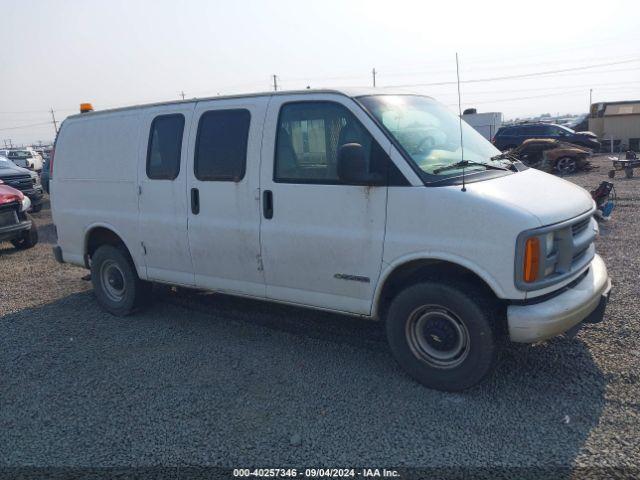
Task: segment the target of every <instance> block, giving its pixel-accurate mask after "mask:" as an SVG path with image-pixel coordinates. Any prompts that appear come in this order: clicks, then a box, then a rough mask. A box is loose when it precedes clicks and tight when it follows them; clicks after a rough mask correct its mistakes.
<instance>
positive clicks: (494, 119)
mask: <svg viewBox="0 0 640 480" xmlns="http://www.w3.org/2000/svg"><path fill="white" fill-rule="evenodd" d="M462 119H463V120H464V121H465V122H467V123H468V124H469V125H471V126H472V127H473V128H474V129H475V130H476V131H477V132H478V133H480V135H482V136H483V137H484V138H486V139H487V140H489V141H491V139H492V138H493V136H494V135H495V134H496V132H497V131H498V129H499V128H500V127H501V126H502V113H501V112H486V113H464V114H462Z"/></svg>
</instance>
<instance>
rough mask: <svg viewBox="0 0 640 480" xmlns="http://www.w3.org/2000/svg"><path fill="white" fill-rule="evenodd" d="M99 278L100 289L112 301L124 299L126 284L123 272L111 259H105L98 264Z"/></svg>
mask: <svg viewBox="0 0 640 480" xmlns="http://www.w3.org/2000/svg"><path fill="white" fill-rule="evenodd" d="M100 280H101V283H102V290H103V291H104V293H105V294H106V295H107V297H108V298H109V299H110V300H112V301H114V302H121V301H122V300H123V299H124V296H125V293H126V290H127V285H126V282H125V276H124V272H123V271H122V269H121V268H120V266H119V265H118V264H117V263H116V262H115V261H113V260H106V261H104V262H102V265H101V266H100Z"/></svg>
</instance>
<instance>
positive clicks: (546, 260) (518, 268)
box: [515, 215, 596, 291]
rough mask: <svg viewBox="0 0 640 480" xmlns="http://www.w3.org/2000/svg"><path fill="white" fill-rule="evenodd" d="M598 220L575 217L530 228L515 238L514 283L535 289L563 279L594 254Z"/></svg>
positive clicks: (586, 262) (521, 288) (587, 217)
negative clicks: (594, 226) (594, 225)
mask: <svg viewBox="0 0 640 480" xmlns="http://www.w3.org/2000/svg"><path fill="white" fill-rule="evenodd" d="M594 223H595V221H594V220H593V218H592V217H591V216H590V215H589V216H581V217H576V218H573V219H570V220H567V221H564V222H560V223H556V224H553V225H549V226H545V227H540V228H534V229H532V230H527V231H525V232H522V233H521V234H520V235H518V238H517V240H516V256H515V257H516V258H515V260H516V264H515V283H516V287H517V288H518V289H520V290H525V291H529V290H536V289H540V288H544V287H547V286H550V285H553V284H555V283H558V282H560V281H562V280H563V279H565V278H568V277H570V276H571V275H573V273H574V272H576V271H578V270H580V269H582V268H583V267H585V266H586V265H587V264H588V263H589V262H590V261H591V259H592V258H593V255H594V254H595V249H594V247H593V240H594V238H595V234H596V233H595V230H594V228H593V227H592V224H594Z"/></svg>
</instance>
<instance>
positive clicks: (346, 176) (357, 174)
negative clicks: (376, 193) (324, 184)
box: [338, 143, 384, 185]
mask: <svg viewBox="0 0 640 480" xmlns="http://www.w3.org/2000/svg"><path fill="white" fill-rule="evenodd" d="M338 178H339V179H340V181H342V182H343V183H346V184H349V185H383V184H384V178H383V176H382V175H380V174H377V173H369V168H368V165H367V157H366V155H365V152H364V147H363V146H362V145H360V144H359V143H345V144H344V145H341V146H340V148H339V149H338Z"/></svg>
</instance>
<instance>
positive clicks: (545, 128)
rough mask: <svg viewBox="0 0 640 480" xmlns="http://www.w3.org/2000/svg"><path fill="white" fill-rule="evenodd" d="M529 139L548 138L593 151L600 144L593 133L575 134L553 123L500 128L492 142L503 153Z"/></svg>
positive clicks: (524, 124)
mask: <svg viewBox="0 0 640 480" xmlns="http://www.w3.org/2000/svg"><path fill="white" fill-rule="evenodd" d="M530 138H550V139H553V140H561V141H563V142H567V143H573V144H574V145H580V146H582V147H587V148H591V149H594V150H597V149H599V148H600V142H599V141H598V137H597V136H596V135H595V134H594V133H591V132H575V131H573V130H571V129H570V128H567V127H564V126H562V125H556V124H553V123H523V124H520V125H509V126H506V127H500V129H499V130H498V131H497V132H496V135H495V137H493V140H492V142H493V144H494V145H495V146H496V148H498V149H499V150H502V151H504V150H511V149H513V148H516V147H518V146H520V145H521V144H522V142H524V141H525V140H528V139H530Z"/></svg>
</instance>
